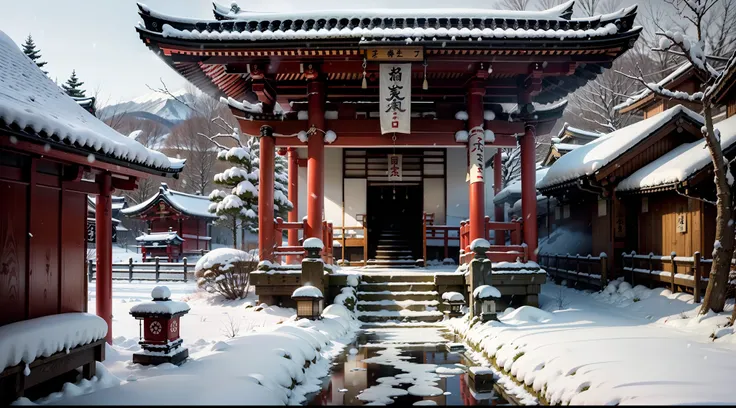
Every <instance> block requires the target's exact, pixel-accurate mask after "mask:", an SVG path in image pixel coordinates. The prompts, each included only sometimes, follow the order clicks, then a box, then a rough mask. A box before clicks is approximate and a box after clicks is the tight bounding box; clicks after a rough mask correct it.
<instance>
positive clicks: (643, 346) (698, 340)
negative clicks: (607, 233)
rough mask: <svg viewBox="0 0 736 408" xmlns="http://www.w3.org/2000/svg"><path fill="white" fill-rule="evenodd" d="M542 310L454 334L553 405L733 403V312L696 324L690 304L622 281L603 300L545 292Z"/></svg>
mask: <svg viewBox="0 0 736 408" xmlns="http://www.w3.org/2000/svg"><path fill="white" fill-rule="evenodd" d="M540 301H541V303H542V308H543V309H545V310H540V309H536V308H532V307H528V306H524V307H521V308H519V309H516V310H508V311H507V312H506V313H504V314H503V315H502V316H501V318H500V320H501V321H500V322H489V323H486V324H476V325H474V326H473V327H472V328H469V327H468V326H469V324H468V321H467V319H464V318H462V319H453V320H452V321H451V323H450V325H451V326H452V327H453V328H454V329H455V330H458V331H461V332H464V333H466V334H467V338H468V339H469V340H470V341H471V342H473V343H477V344H479V345H480V347H481V348H482V349H483V350H484V351H485V353H486V354H487V355H488V356H491V357H493V358H494V359H495V362H496V364H497V365H498V366H500V367H502V368H503V369H504V370H505V371H507V372H509V373H510V374H511V375H513V376H515V377H516V379H517V380H519V381H521V382H523V383H524V384H526V385H527V386H529V387H531V388H532V389H533V390H534V391H535V392H536V393H538V394H539V395H542V396H543V398H545V399H546V400H547V401H548V402H549V403H551V404H556V403H562V404H567V403H570V404H572V405H575V404H698V403H703V404H710V403H721V404H723V403H725V404H733V403H736V395H734V393H733V392H732V391H731V378H730V373H733V372H736V371H735V370H736V353H734V351H736V344H734V343H736V339H735V337H736V336H733V335H732V334H733V331H732V329H730V328H729V329H724V328H723V326H724V324H725V322H726V319H727V316H728V315H730V310H731V308H732V307H733V305H732V304H731V305H729V308H728V310H727V311H726V312H724V313H722V314H719V315H715V314H710V315H707V316H705V317H697V316H696V315H697V308H698V307H699V305H697V304H693V303H692V296H690V295H686V294H682V293H678V294H672V293H670V291H669V290H666V289H655V290H649V289H647V288H645V287H643V286H637V287H635V288H631V286H630V285H628V284H626V283H620V282H618V281H617V282H614V283H612V284H611V285H610V286H609V287H608V288H607V289H606V290H605V291H603V292H602V293H596V294H591V293H586V292H581V291H576V290H573V289H568V288H565V287H561V286H556V285H554V284H550V283H548V284H545V285H543V287H542V294H541V298H540ZM711 334H714V336H717V337H718V339H716V340H715V341H713V339H712V338H711Z"/></svg>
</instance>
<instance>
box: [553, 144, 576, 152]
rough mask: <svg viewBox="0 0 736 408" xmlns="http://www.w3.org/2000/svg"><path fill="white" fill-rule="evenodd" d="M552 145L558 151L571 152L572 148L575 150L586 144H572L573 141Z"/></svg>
mask: <svg viewBox="0 0 736 408" xmlns="http://www.w3.org/2000/svg"><path fill="white" fill-rule="evenodd" d="M552 146H554V147H555V149H557V151H560V152H569V151H570V150H575V149H577V148H578V147H580V146H584V145H577V144H571V143H553V144H552Z"/></svg>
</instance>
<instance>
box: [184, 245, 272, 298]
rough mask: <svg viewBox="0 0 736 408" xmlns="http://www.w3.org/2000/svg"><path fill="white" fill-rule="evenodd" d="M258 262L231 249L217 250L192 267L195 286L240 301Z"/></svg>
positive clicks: (245, 254)
mask: <svg viewBox="0 0 736 408" xmlns="http://www.w3.org/2000/svg"><path fill="white" fill-rule="evenodd" d="M257 267H258V262H257V261H255V260H254V259H253V257H252V256H251V255H250V254H249V253H247V252H245V251H240V250H237V249H232V248H218V249H215V250H212V251H210V252H208V253H207V254H205V255H204V256H203V257H202V258H200V259H199V261H197V265H195V266H194V276H195V277H196V278H197V286H199V287H200V288H202V289H204V290H206V291H208V292H217V293H219V294H221V295H222V296H224V297H225V298H226V299H230V300H233V299H242V298H245V296H246V295H247V294H248V289H249V287H250V273H251V272H252V271H254V270H256V268H257Z"/></svg>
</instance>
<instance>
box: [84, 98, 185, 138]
mask: <svg viewBox="0 0 736 408" xmlns="http://www.w3.org/2000/svg"><path fill="white" fill-rule="evenodd" d="M172 95H173V96H172ZM172 95H166V94H163V93H159V92H153V93H150V94H146V95H143V96H140V97H138V98H135V99H133V100H131V101H127V102H121V103H117V104H114V105H109V106H105V107H104V108H102V109H100V110H99V111H98V115H99V116H100V118H101V119H102V120H105V119H109V118H110V117H112V116H114V115H125V116H132V117H136V118H139V119H147V120H152V121H155V122H158V123H160V124H162V125H163V126H165V127H167V128H169V129H171V128H172V127H174V126H176V125H177V124H179V123H181V122H182V121H184V120H186V119H187V118H189V116H191V114H192V110H191V109H189V107H187V106H186V105H185V104H184V103H187V104H190V103H192V102H193V101H194V95H192V94H190V93H188V92H186V91H185V90H183V89H182V90H179V91H175V92H172ZM174 97H176V98H174ZM180 101H183V102H184V103H182V102H180Z"/></svg>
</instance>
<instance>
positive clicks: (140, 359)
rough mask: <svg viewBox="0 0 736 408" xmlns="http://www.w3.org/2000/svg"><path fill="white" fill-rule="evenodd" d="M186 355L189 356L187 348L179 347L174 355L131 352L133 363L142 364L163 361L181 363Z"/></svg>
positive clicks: (153, 363) (154, 363) (157, 363)
mask: <svg viewBox="0 0 736 408" xmlns="http://www.w3.org/2000/svg"><path fill="white" fill-rule="evenodd" d="M187 357H189V349H181V350H179V352H178V353H176V354H174V355H156V354H147V353H136V354H133V363H137V364H142V365H159V364H163V363H171V364H175V365H181V364H182V363H184V360H186V359H187Z"/></svg>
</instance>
